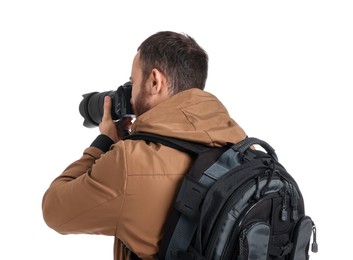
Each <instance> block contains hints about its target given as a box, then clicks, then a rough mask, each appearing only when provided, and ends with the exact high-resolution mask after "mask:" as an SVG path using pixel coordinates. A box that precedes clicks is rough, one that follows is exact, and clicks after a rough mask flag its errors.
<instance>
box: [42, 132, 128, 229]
mask: <svg viewBox="0 0 353 260" xmlns="http://www.w3.org/2000/svg"><path fill="white" fill-rule="evenodd" d="M111 144H113V141H112V140H110V138H108V137H107V136H103V135H100V136H98V137H97V139H96V140H95V141H94V142H93V143H92V145H91V146H90V147H89V148H87V149H85V151H84V153H83V155H82V157H81V158H80V159H79V160H77V161H75V162H73V163H72V164H71V165H69V166H68V167H67V168H66V169H65V170H64V172H63V173H62V174H61V175H60V176H58V177H57V178H56V179H55V180H54V181H53V182H52V184H51V185H50V187H49V188H48V190H47V191H46V192H45V194H44V196H43V201H42V210H43V217H44V220H45V222H46V223H47V225H48V226H49V227H51V228H52V229H54V230H56V231H57V232H59V233H62V234H78V233H86V234H87V233H88V234H103V235H114V234H115V227H116V224H117V221H118V217H119V210H120V208H121V205H122V202H123V199H124V198H123V196H124V186H125V182H126V169H125V168H126V166H125V165H126V164H125V149H124V144H123V142H119V143H118V144H117V145H114V149H111V150H109V147H110V146H111Z"/></svg>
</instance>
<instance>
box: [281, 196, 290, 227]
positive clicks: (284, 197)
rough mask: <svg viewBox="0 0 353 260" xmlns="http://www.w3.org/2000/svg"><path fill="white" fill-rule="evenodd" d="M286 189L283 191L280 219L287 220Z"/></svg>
mask: <svg viewBox="0 0 353 260" xmlns="http://www.w3.org/2000/svg"><path fill="white" fill-rule="evenodd" d="M286 193H287V191H284V193H283V195H282V196H283V198H282V210H281V220H282V221H287V219H288V212H287V195H286Z"/></svg>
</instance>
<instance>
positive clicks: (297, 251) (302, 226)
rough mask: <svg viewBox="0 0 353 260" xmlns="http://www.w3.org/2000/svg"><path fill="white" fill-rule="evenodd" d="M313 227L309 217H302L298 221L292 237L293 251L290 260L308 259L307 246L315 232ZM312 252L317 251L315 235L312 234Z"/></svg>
mask: <svg viewBox="0 0 353 260" xmlns="http://www.w3.org/2000/svg"><path fill="white" fill-rule="evenodd" d="M315 230H316V229H315V225H314V223H313V221H312V220H311V218H310V217H308V216H304V217H302V218H301V219H300V221H298V223H297V225H296V227H295V231H294V237H293V249H292V253H291V256H290V260H307V259H309V244H310V239H311V235H312V233H313V232H315ZM312 251H313V252H316V251H317V244H316V233H314V240H313V248H312Z"/></svg>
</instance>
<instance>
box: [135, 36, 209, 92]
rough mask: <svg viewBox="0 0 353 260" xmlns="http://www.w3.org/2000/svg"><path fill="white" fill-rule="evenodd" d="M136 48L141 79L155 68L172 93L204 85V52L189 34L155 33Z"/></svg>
mask: <svg viewBox="0 0 353 260" xmlns="http://www.w3.org/2000/svg"><path fill="white" fill-rule="evenodd" d="M138 51H139V52H140V62H141V66H142V73H143V79H144V81H145V80H146V79H147V77H148V75H149V74H150V73H151V71H152V69H153V68H156V69H158V70H159V71H161V72H162V73H163V74H164V75H165V76H166V78H167V80H168V83H169V85H170V92H171V93H172V94H176V93H178V92H181V91H183V90H186V89H189V88H199V89H204V88H205V84H206V79H207V72H208V55H207V53H206V52H205V51H204V50H203V49H202V48H201V47H200V46H199V45H198V43H197V42H196V41H195V40H194V39H193V38H191V37H190V36H189V35H187V34H180V33H176V32H171V31H162V32H158V33H156V34H153V35H151V36H150V37H148V38H147V39H146V40H145V41H143V42H142V44H141V45H140V47H139V48H138Z"/></svg>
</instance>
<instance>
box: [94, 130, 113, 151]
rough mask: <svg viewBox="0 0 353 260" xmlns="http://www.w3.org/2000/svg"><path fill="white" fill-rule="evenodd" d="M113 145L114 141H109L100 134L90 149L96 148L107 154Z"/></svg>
mask: <svg viewBox="0 0 353 260" xmlns="http://www.w3.org/2000/svg"><path fill="white" fill-rule="evenodd" d="M113 144H114V141H113V140H112V139H110V138H109V137H108V136H106V135H103V134H100V135H98V136H97V138H96V139H95V140H94V141H93V142H92V144H91V147H92V146H93V147H97V148H98V149H101V150H102V151H103V152H108V151H109V149H110V146H111V145H113Z"/></svg>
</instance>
